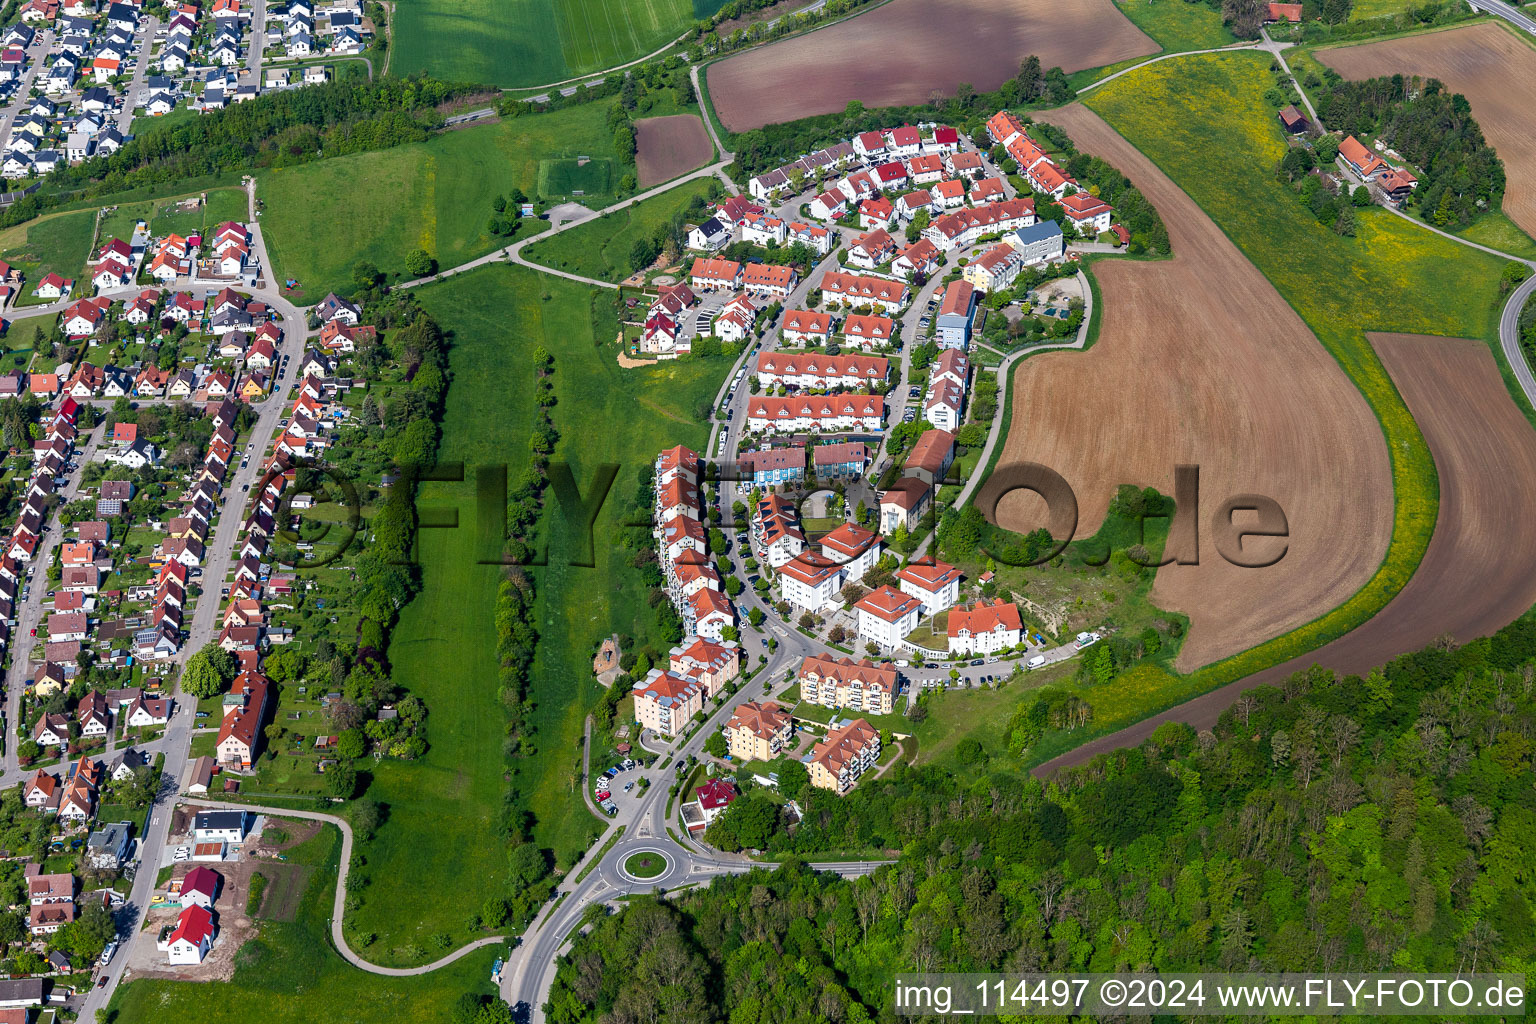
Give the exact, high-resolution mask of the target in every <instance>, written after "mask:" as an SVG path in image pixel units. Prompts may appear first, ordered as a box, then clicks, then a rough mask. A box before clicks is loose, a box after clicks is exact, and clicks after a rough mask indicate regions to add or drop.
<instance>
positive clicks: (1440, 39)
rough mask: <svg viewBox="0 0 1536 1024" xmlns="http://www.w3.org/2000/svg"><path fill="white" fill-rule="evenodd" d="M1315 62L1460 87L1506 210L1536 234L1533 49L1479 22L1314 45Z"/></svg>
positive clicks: (1355, 74) (1356, 74)
mask: <svg viewBox="0 0 1536 1024" xmlns="http://www.w3.org/2000/svg"><path fill="white" fill-rule="evenodd" d="M1315 56H1316V57H1317V59H1318V60H1320V61H1322V62H1323V63H1324V64H1326V65H1328V66H1329V67H1331V68H1333V69H1334V70H1336V71H1338V72H1339V73H1340V74H1341V75H1343V76H1344V77H1346V78H1353V79H1359V78H1375V77H1377V76H1380V75H1395V74H1399V73H1401V74H1406V75H1424V76H1430V77H1434V78H1438V79H1440V80H1441V81H1442V82H1444V83H1445V84H1446V85H1448V86H1449V87H1450V88H1451V90H1452V91H1453V92H1459V93H1464V94H1465V95H1466V97H1467V99H1468V100H1469V101H1470V102H1471V104H1472V116H1473V117H1475V118H1477V123H1478V124H1479V125H1480V126H1482V129H1483V134H1484V135H1486V136H1487V137H1488V141H1489V143H1491V144H1492V145H1493V148H1494V149H1496V150H1498V153H1499V158H1500V159H1501V160H1503V161H1504V168H1505V171H1506V172H1507V174H1508V179H1509V181H1508V186H1507V188H1506V190H1505V192H1504V212H1505V213H1507V214H1509V217H1510V219H1511V220H1513V221H1514V222H1515V223H1516V224H1518V225H1520V226H1521V227H1522V228H1524V229H1525V230H1526V232H1527V233H1529V234H1532V235H1536V131H1533V130H1532V121H1531V117H1532V114H1531V112H1532V111H1536V50H1532V49H1531V48H1530V47H1529V46H1526V45H1525V44H1524V43H1522V42H1520V40H1518V39H1516V38H1514V36H1512V35H1511V34H1510V33H1509V32H1508V31H1505V29H1503V28H1502V27H1501V26H1500V23H1497V22H1492V21H1489V22H1483V23H1481V24H1478V25H1469V26H1467V27H1466V28H1458V29H1453V30H1451V31H1449V32H1432V33H1430V34H1428V35H1421V36H1408V37H1405V38H1403V39H1388V40H1386V41H1384V42H1379V43H1367V44H1365V45H1364V46H1350V47H1338V48H1334V49H1328V50H1318V51H1317V52H1316V54H1315Z"/></svg>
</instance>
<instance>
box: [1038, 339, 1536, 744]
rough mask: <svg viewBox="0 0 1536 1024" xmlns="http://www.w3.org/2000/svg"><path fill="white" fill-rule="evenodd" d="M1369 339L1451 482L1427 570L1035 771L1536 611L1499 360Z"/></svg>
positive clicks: (1527, 436) (1529, 460) (1522, 442)
mask: <svg viewBox="0 0 1536 1024" xmlns="http://www.w3.org/2000/svg"><path fill="white" fill-rule="evenodd" d="M1370 337H1371V342H1372V344H1373V345H1374V346H1375V348H1376V351H1377V353H1378V354H1379V355H1380V356H1381V360H1382V362H1383V363H1385V364H1386V367H1387V370H1388V371H1389V372H1390V373H1391V374H1392V380H1393V382H1394V383H1396V385H1397V387H1398V390H1399V391H1401V393H1402V396H1403V399H1404V401H1406V402H1407V404H1408V408H1409V410H1410V411H1411V412H1412V413H1413V416H1414V419H1415V420H1416V421H1417V422H1418V424H1419V428H1420V429H1421V430H1422V431H1423V432H1424V439H1425V441H1426V442H1427V443H1428V444H1429V449H1430V451H1431V452H1432V453H1433V454H1434V458H1435V467H1436V469H1437V471H1438V473H1439V476H1440V512H1439V514H1438V516H1437V517H1436V520H1435V533H1434V536H1433V538H1431V540H1430V542H1429V549H1428V550H1427V551H1426V552H1425V553H1424V560H1423V562H1421V563H1420V565H1419V570H1418V572H1416V573H1415V574H1414V575H1413V578H1412V579H1411V580H1409V581H1408V584H1407V586H1405V587H1403V589H1402V591H1401V592H1400V593H1398V595H1397V596H1396V597H1395V598H1393V599H1392V600H1391V601H1390V602H1389V603H1388V604H1387V606H1386V607H1385V608H1383V609H1382V610H1381V612H1380V613H1379V614H1377V615H1376V617H1375V618H1373V619H1371V620H1370V621H1368V622H1367V623H1365V625H1363V626H1361V627H1360V628H1359V629H1356V630H1354V631H1353V632H1351V633H1349V634H1348V635H1346V636H1343V637H1341V638H1340V639H1338V640H1335V641H1334V642H1333V643H1331V644H1328V645H1327V646H1325V647H1322V648H1320V649H1318V650H1316V651H1312V652H1310V653H1308V654H1305V655H1302V656H1301V657H1299V658H1292V659H1291V660H1289V661H1286V662H1283V663H1281V664H1279V665H1275V666H1273V667H1271V668H1267V669H1265V670H1264V671H1262V672H1256V673H1254V674H1253V675H1251V676H1248V677H1246V678H1244V679H1240V680H1238V681H1237V682H1235V683H1229V684H1227V685H1226V686H1223V687H1221V688H1219V689H1216V690H1212V691H1211V692H1210V693H1206V694H1202V695H1201V696H1199V697H1196V698H1195V699H1194V700H1191V701H1187V702H1185V703H1183V704H1180V705H1179V706H1178V707H1175V708H1171V709H1170V710H1168V711H1165V712H1163V713H1162V714H1159V715H1153V716H1152V717H1151V718H1148V719H1145V720H1144V721H1141V722H1137V723H1136V724H1135V725H1133V726H1130V727H1129V728H1126V729H1122V730H1120V731H1119V732H1115V733H1111V734H1109V735H1108V736H1101V737H1099V738H1098V739H1096V740H1093V741H1092V742H1090V743H1087V744H1084V745H1083V746H1081V747H1078V748H1076V749H1074V750H1072V751H1070V752H1069V753H1066V754H1063V755H1062V756H1061V757H1058V758H1056V759H1054V760H1052V761H1047V762H1046V763H1045V764H1042V765H1040V766H1039V767H1038V768H1037V769H1035V772H1036V774H1038V775H1048V774H1050V773H1051V772H1054V771H1055V770H1056V769H1058V768H1063V767H1066V766H1068V765H1074V764H1083V763H1084V762H1086V761H1088V760H1090V759H1091V758H1093V757H1094V756H1096V755H1098V754H1102V753H1105V752H1106V751H1110V750H1117V749H1119V748H1121V747H1130V746H1135V745H1136V744H1138V743H1141V742H1142V741H1143V740H1145V739H1147V737H1149V736H1151V735H1152V733H1153V732H1154V731H1155V730H1156V729H1157V727H1158V726H1159V725H1162V724H1163V723H1164V722H1169V721H1173V722H1184V723H1187V724H1188V725H1190V726H1193V727H1194V728H1196V729H1209V728H1211V727H1212V726H1213V725H1215V724H1216V720H1217V719H1218V718H1219V717H1220V716H1221V713H1222V712H1223V711H1225V710H1226V709H1227V708H1228V707H1230V706H1231V704H1232V702H1233V701H1234V700H1236V699H1237V698H1238V696H1239V695H1240V694H1241V693H1242V692H1243V691H1244V690H1247V689H1251V688H1252V687H1254V686H1258V685H1261V684H1265V683H1276V682H1278V681H1280V680H1281V679H1284V678H1285V677H1286V676H1288V675H1290V674H1291V673H1292V672H1299V671H1302V670H1304V669H1307V668H1309V667H1311V666H1312V665H1314V664H1317V665H1323V666H1326V667H1328V668H1331V669H1334V670H1335V671H1339V672H1353V673H1363V672H1367V671H1369V670H1370V669H1371V668H1374V667H1375V666H1377V665H1381V664H1383V663H1385V662H1387V661H1390V660H1391V659H1392V658H1394V657H1396V656H1397V655H1399V654H1402V653H1404V652H1405V651H1412V650H1417V649H1418V648H1420V647H1423V646H1425V645H1426V644H1429V643H1430V642H1431V641H1433V640H1434V639H1435V638H1437V637H1439V636H1442V635H1444V634H1447V633H1449V634H1450V635H1452V636H1454V637H1455V638H1456V639H1457V640H1459V641H1461V642H1463V643H1465V642H1466V641H1468V640H1472V639H1475V638H1477V637H1480V636H1487V635H1489V634H1491V633H1494V632H1496V631H1497V630H1499V629H1500V628H1502V627H1503V626H1505V625H1507V624H1508V623H1510V622H1511V621H1513V620H1514V619H1516V618H1517V617H1519V616H1520V615H1521V614H1522V613H1523V612H1524V611H1525V610H1526V609H1527V608H1529V607H1530V606H1531V604H1532V603H1533V602H1536V527H1533V526H1532V525H1530V523H1529V522H1528V521H1527V520H1526V519H1525V518H1524V517H1523V516H1518V515H1510V514H1509V511H1508V510H1509V509H1515V508H1525V507H1528V505H1529V503H1530V502H1532V501H1536V431H1532V429H1531V426H1530V424H1529V423H1528V422H1527V421H1526V419H1525V417H1524V416H1522V415H1521V414H1520V411H1519V410H1518V409H1517V408H1516V407H1515V404H1514V402H1513V400H1511V398H1510V397H1509V392H1508V391H1507V390H1505V387H1504V381H1503V380H1502V379H1501V378H1500V376H1499V368H1498V364H1497V363H1495V362H1494V359H1493V354H1492V353H1491V352H1490V351H1489V350H1488V347H1487V346H1486V345H1484V344H1482V343H1481V342H1476V341H1464V340H1462V339H1459V338H1426V337H1423V336H1420V335H1409V334H1373V335H1371V336H1370ZM1159 581H1161V578H1159Z"/></svg>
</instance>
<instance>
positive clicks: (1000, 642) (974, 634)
mask: <svg viewBox="0 0 1536 1024" xmlns="http://www.w3.org/2000/svg"><path fill="white" fill-rule="evenodd" d="M1023 632H1024V623H1023V621H1022V620H1021V619H1020V618H1019V606H1018V605H1015V604H1009V603H1007V602H1005V601H1003V600H1002V599H1001V598H999V599H998V600H996V601H993V602H991V603H990V604H989V603H988V602H986V601H977V602H976V604H975V605H974V606H973V607H971V608H966V607H965V606H964V605H961V606H960V607H959V608H952V609H950V612H949V652H950V653H951V654H967V655H969V654H996V653H997V652H998V651H1005V650H1007V649H1008V648H1010V647H1017V646H1018V645H1019V641H1020V639H1021V638H1022V635H1023Z"/></svg>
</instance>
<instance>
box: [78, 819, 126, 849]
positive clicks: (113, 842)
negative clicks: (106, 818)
mask: <svg viewBox="0 0 1536 1024" xmlns="http://www.w3.org/2000/svg"><path fill="white" fill-rule="evenodd" d="M131 831H132V826H131V825H129V824H128V823H127V822H126V821H114V822H112V823H111V824H110V825H103V826H102V827H101V828H98V829H97V830H96V831H94V832H92V833H91V834H90V836H89V837H88V838H87V839H86V841H85V846H86V849H88V850H113V849H116V848H118V847H120V846H122V845H123V843H125V842H127V841H128V835H129V833H130V832H131Z"/></svg>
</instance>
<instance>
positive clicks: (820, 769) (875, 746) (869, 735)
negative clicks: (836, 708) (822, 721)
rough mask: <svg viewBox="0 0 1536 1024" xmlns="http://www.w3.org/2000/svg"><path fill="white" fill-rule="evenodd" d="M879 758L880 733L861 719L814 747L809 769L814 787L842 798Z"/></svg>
mask: <svg viewBox="0 0 1536 1024" xmlns="http://www.w3.org/2000/svg"><path fill="white" fill-rule="evenodd" d="M879 757H880V733H879V731H878V730H877V729H875V727H874V726H872V725H870V724H869V723H868V722H866V721H864V719H862V718H855V719H854V720H853V721H851V722H849V723H848V724H846V725H843V726H841V727H839V728H835V729H833V730H832V731H831V732H829V733H828V734H827V738H826V739H825V740H823V741H821V742H820V743H818V744H816V746H815V747H813V748H812V750H811V754H810V758H809V760H808V761H807V764H806V767H807V768H808V769H810V775H811V785H813V786H815V787H816V788H817V789H829V790H831V791H832V792H834V793H837V794H838V795H839V796H841V795H842V794H844V793H847V792H848V791H849V790H851V789H853V787H854V786H855V785H856V784H857V783H858V781H859V777H860V776H861V775H863V774H864V773H865V772H866V771H868V770H869V769H870V768H872V767H874V765H875V763H876V761H878V760H879Z"/></svg>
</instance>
